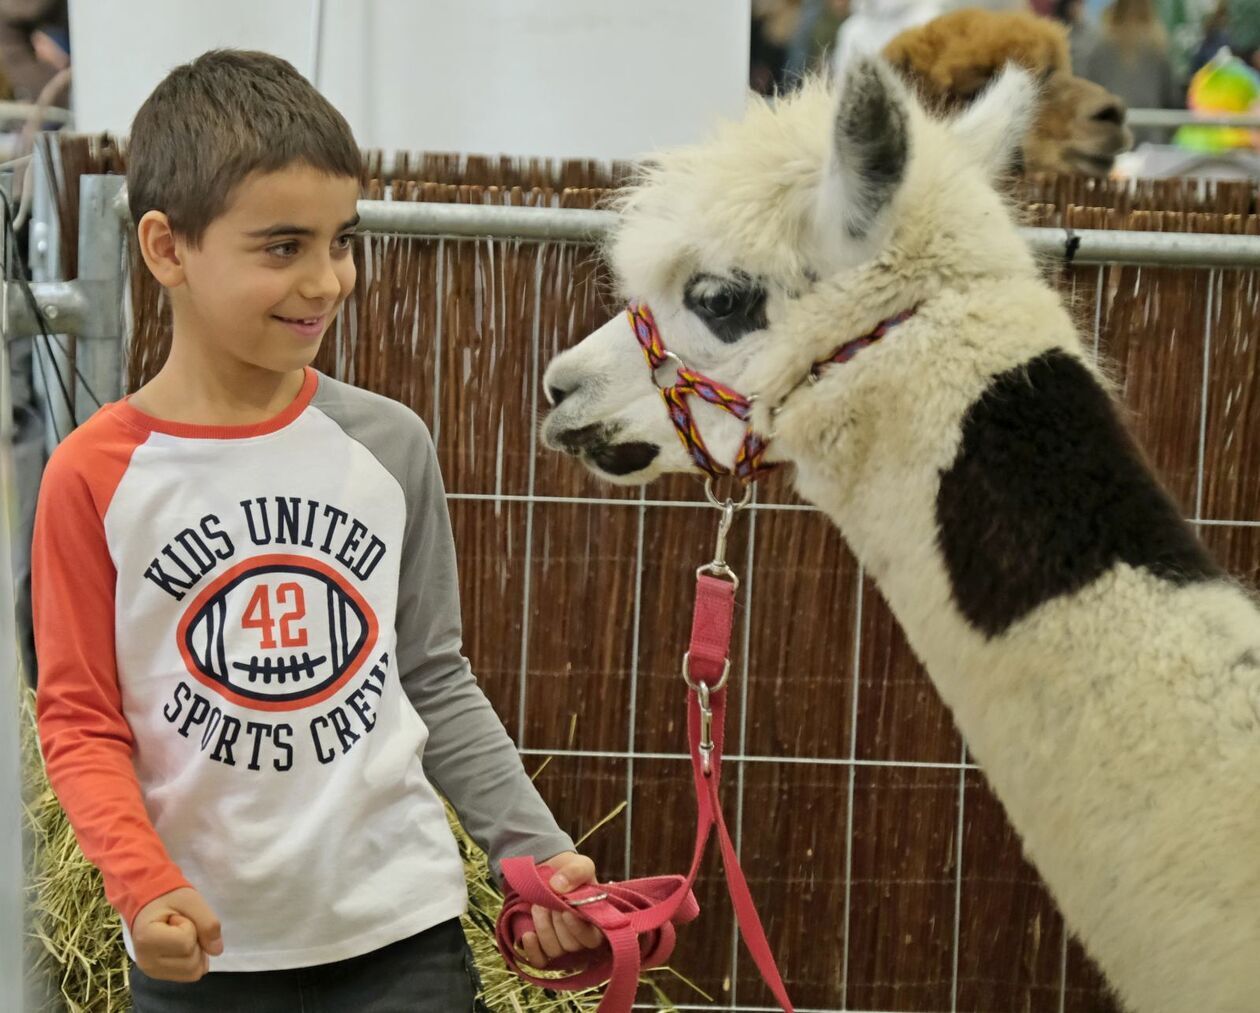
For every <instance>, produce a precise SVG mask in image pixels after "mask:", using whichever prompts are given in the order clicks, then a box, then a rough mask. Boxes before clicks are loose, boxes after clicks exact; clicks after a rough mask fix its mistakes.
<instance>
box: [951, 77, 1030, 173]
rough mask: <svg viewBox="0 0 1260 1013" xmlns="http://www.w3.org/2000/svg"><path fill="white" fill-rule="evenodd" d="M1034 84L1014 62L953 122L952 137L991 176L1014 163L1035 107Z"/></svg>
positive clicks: (1005, 169) (1003, 170) (1002, 171)
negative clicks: (955, 138)
mask: <svg viewBox="0 0 1260 1013" xmlns="http://www.w3.org/2000/svg"><path fill="white" fill-rule="evenodd" d="M1037 93H1038V89H1037V85H1036V83H1035V82H1034V81H1033V79H1032V77H1031V76H1030V75H1029V74H1028V72H1027V71H1025V70H1022V69H1020V68H1019V67H1017V66H1016V65H1015V64H1013V63H1010V64H1007V65H1006V69H1005V70H1004V71H1002V73H1001V74H1000V75H999V76H998V77H997V79H996V80H995V81H994V82H993V83H992V84H991V85H989V87H988V88H987V89H986V90H985V91H984V93H983V94H982V95H981V96H980V97H979V98H977V99H976V100H975V101H974V102H973V103H971V105H970V106H968V107H967V109H966V111H964V112H963V113H962V114H961V115H959V117H958V118H957V119H956V120H954V122H953V125H952V126H953V131H954V136H956V137H957V138H958V139H959V141H961V142H962V146H963V148H964V149H965V150H967V151H968V152H970V153H971V154H972V156H973V157H974V158H975V159H976V160H977V161H978V162H979V163H980V165H981V166H982V167H983V168H984V170H985V172H986V173H987V174H988V175H989V177H990V178H993V177H996V176H1000V175H1001V174H1002V173H1004V172H1006V171H1007V170H1008V169H1009V168H1011V166H1012V165H1014V164H1015V163H1016V159H1017V157H1018V154H1019V149H1020V145H1021V143H1022V142H1023V140H1024V135H1025V134H1027V133H1028V128H1029V126H1030V125H1031V124H1032V120H1033V115H1034V113H1035V112H1036V108H1037Z"/></svg>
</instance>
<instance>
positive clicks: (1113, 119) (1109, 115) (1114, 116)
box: [1093, 102, 1124, 127]
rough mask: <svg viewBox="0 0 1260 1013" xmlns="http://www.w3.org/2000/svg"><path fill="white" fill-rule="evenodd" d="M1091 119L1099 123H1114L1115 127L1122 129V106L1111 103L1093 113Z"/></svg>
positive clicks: (1117, 103)
mask: <svg viewBox="0 0 1260 1013" xmlns="http://www.w3.org/2000/svg"><path fill="white" fill-rule="evenodd" d="M1093 119H1095V120H1097V121H1098V122H1099V123H1114V124H1115V125H1116V126H1117V127H1122V126H1124V106H1123V105H1122V104H1121V103H1119V102H1112V103H1110V104H1108V105H1105V106H1103V107H1102V108H1101V109H1099V110H1098V112H1096V113H1094V115H1093Z"/></svg>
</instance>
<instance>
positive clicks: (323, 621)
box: [177, 555, 376, 710]
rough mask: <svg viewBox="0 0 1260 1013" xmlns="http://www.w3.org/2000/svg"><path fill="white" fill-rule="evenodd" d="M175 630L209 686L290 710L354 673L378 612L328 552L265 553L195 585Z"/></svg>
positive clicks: (249, 703)
mask: <svg viewBox="0 0 1260 1013" xmlns="http://www.w3.org/2000/svg"><path fill="white" fill-rule="evenodd" d="M177 635H178V637H179V649H180V653H181V654H182V655H183V658H184V663H185V665H187V667H188V671H189V672H190V673H191V674H192V675H193V677H194V678H196V679H197V680H198V681H200V682H201V683H202V684H203V685H205V686H208V687H210V688H211V689H213V690H215V691H216V692H217V693H219V694H220V695H221V696H224V697H226V698H227V699H228V700H231V701H232V702H233V703H237V704H240V705H242V706H245V707H250V708H252V709H255V710H293V709H297V708H299V707H306V706H310V705H311V704H313V703H318V702H319V701H320V700H323V699H325V698H326V697H328V696H330V695H332V694H333V693H335V692H336V691H337V690H338V689H340V688H341V687H342V686H343V685H345V683H346V682H347V681H348V680H349V679H350V678H351V677H352V676H353V675H354V673H355V672H356V671H357V670H358V668H359V666H360V665H361V664H362V663H363V660H364V658H366V657H367V654H368V651H369V649H370V648H371V646H372V644H373V643H374V642H375V640H376V617H375V616H374V615H373V614H372V609H371V607H370V606H369V605H368V604H367V602H365V601H364V600H363V597H362V596H361V595H360V594H359V593H358V592H357V591H356V590H355V589H354V588H353V587H352V586H351V585H350V584H349V583H348V582H347V581H346V580H345V578H343V577H342V576H341V575H340V574H339V573H338V572H337V571H336V570H334V569H333V568H332V567H331V566H329V565H328V564H327V563H325V562H323V561H322V560H318V559H313V558H310V557H306V556H296V555H265V556H257V557H255V558H253V559H250V560H246V561H245V562H243V563H239V564H237V565H236V566H234V567H232V568H231V569H230V570H228V571H227V572H226V573H223V574H221V575H220V576H219V577H218V578H217V579H216V580H215V581H214V582H213V583H212V584H210V585H209V586H208V587H206V588H205V589H204V590H203V591H202V592H201V593H200V594H198V595H197V597H196V598H195V599H194V600H193V601H192V603H191V604H190V605H189V606H188V609H187V611H185V613H184V616H183V618H182V619H181V620H180V623H179V630H178V634H177Z"/></svg>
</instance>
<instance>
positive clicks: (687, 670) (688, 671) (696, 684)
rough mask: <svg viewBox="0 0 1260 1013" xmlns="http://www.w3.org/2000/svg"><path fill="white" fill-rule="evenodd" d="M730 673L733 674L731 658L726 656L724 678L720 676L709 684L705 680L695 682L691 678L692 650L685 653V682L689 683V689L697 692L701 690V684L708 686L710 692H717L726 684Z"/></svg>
mask: <svg viewBox="0 0 1260 1013" xmlns="http://www.w3.org/2000/svg"><path fill="white" fill-rule="evenodd" d="M730 674H731V659H730V658H726V659H725V660H724V661H723V663H722V678H720V679H719V680H718V681H717V682H715V683H714V684H713V685H709V683H707V682H704V681H701V682H693V681H692V679H691V652H690V651H688V652H687V653H686V654H684V655H683V663H682V677H683V682H685V683H686V684H687V688H688V689H690V690H692V691H694V692H696V693H699V692H700V687H701V686H708V687H709V690H708V691H709V692H710V693H716V692H717V691H718V690H719V689H721V688H722V687H723V686H725V685H726V680H727V677H728V676H729V675H730Z"/></svg>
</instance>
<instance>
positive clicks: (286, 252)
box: [267, 242, 298, 257]
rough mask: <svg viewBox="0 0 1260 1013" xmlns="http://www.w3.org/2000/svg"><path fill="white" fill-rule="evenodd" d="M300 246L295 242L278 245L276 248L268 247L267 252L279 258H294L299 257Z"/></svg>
mask: <svg viewBox="0 0 1260 1013" xmlns="http://www.w3.org/2000/svg"><path fill="white" fill-rule="evenodd" d="M297 251H298V244H297V243H294V242H288V243H276V245H275V246H268V247H267V252H268V253H273V254H275V255H276V256H277V257H293V256H296V255H297Z"/></svg>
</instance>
